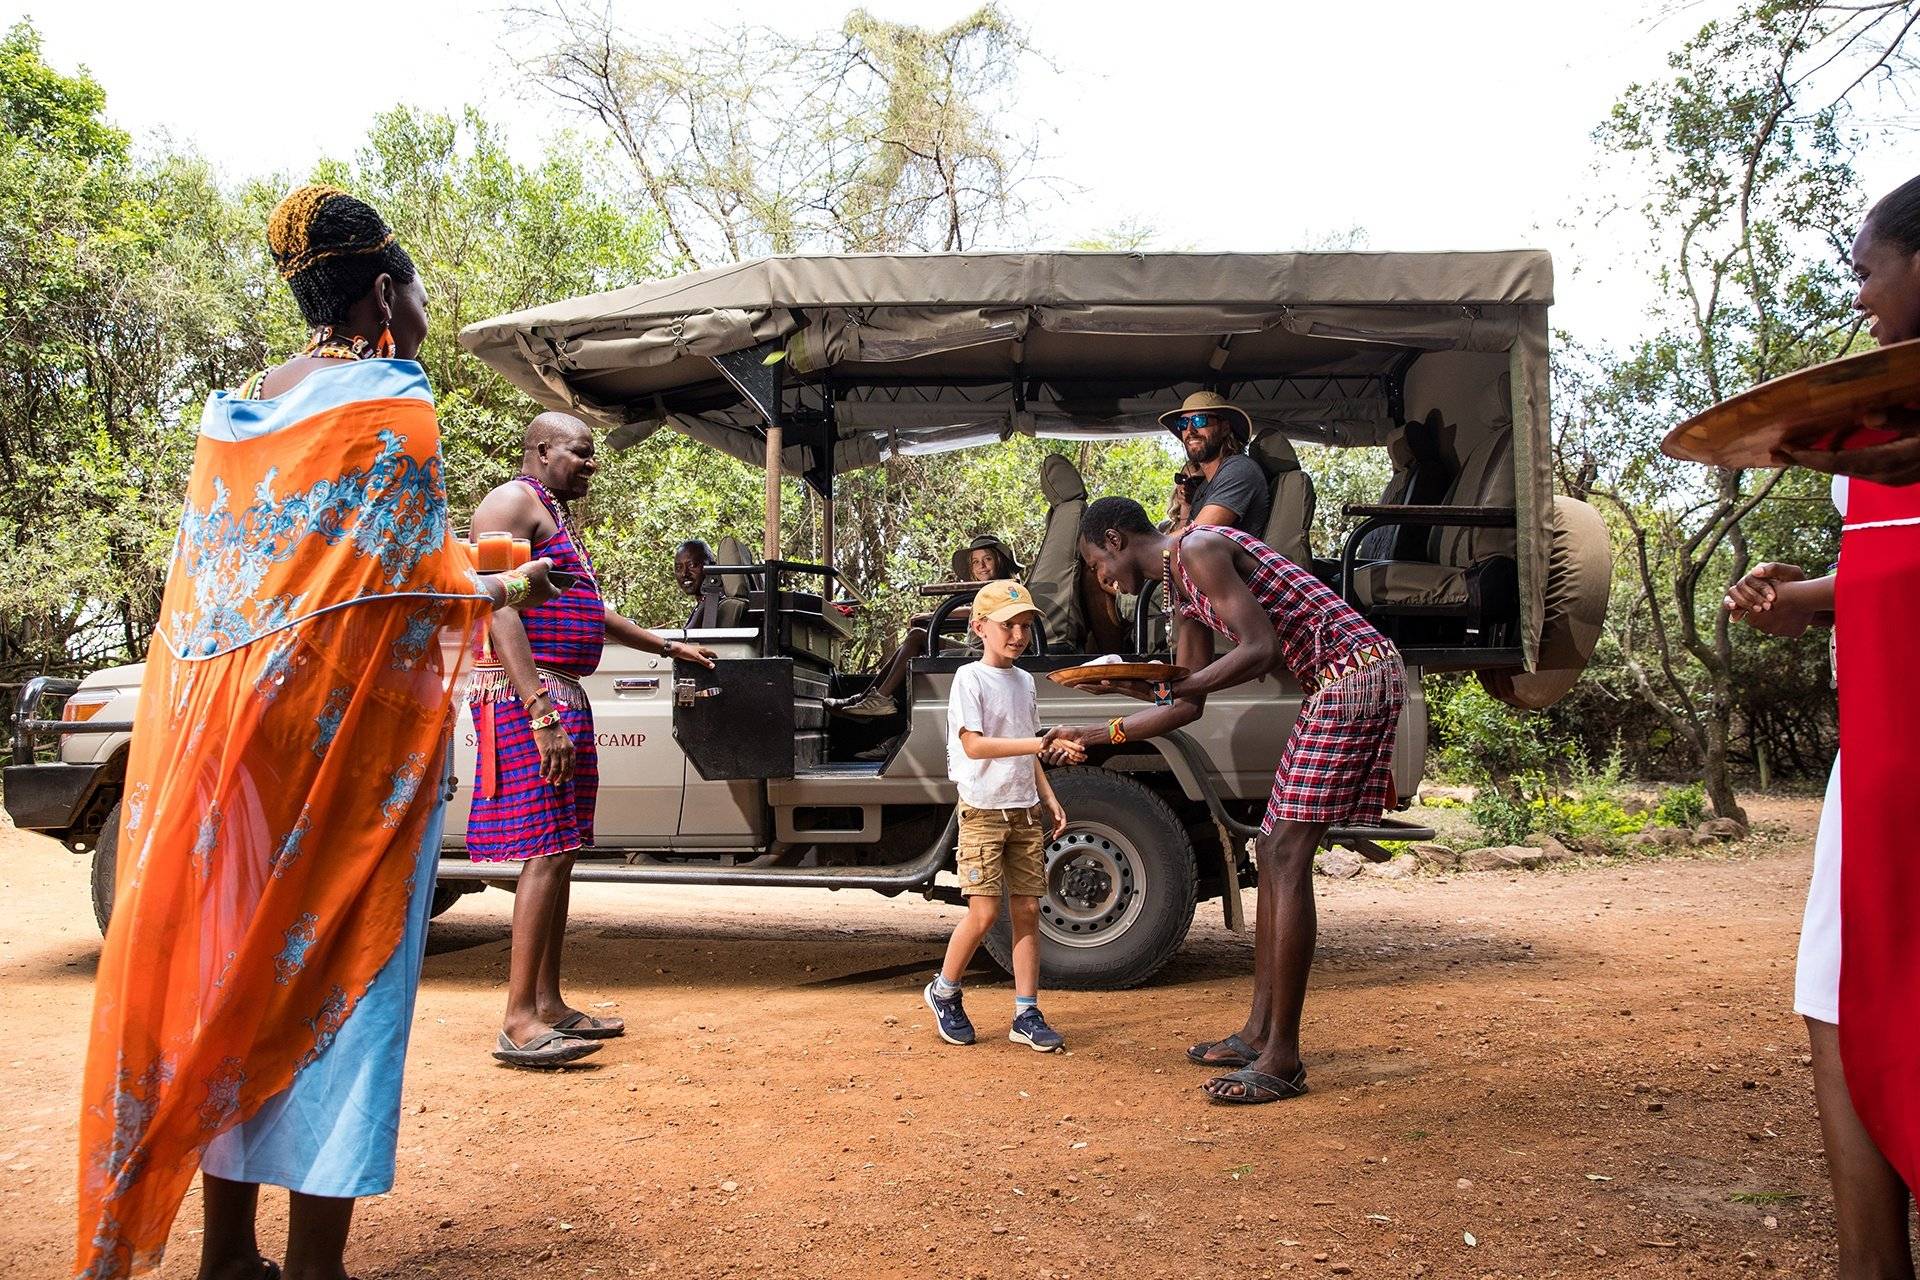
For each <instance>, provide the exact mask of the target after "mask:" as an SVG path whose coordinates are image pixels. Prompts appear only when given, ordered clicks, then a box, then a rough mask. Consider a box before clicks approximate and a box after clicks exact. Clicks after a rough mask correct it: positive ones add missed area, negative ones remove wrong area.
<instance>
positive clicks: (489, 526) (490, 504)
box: [473, 480, 547, 533]
mask: <svg viewBox="0 0 1920 1280" xmlns="http://www.w3.org/2000/svg"><path fill="white" fill-rule="evenodd" d="M546 514H547V513H546V508H544V507H542V506H541V505H540V500H539V499H538V498H537V497H535V496H534V493H533V490H532V489H530V488H529V487H527V486H526V485H524V484H521V483H520V482H519V481H517V480H509V481H507V482H506V483H505V484H502V485H496V486H494V487H493V488H492V489H489V490H488V491H487V496H486V497H484V498H482V499H480V505H479V506H477V507H475V508H474V509H473V523H474V529H475V531H476V532H488V533H492V532H501V533H521V532H525V531H528V530H533V529H538V528H540V527H541V526H542V525H543V524H544V523H545V522H546ZM482 526H484V528H483V527H482Z"/></svg>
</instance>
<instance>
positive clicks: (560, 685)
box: [467, 662, 588, 799]
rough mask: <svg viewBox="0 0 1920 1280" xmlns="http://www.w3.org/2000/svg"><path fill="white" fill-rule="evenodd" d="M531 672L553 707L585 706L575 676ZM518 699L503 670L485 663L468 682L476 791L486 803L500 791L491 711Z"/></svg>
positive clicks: (536, 669) (583, 692)
mask: <svg viewBox="0 0 1920 1280" xmlns="http://www.w3.org/2000/svg"><path fill="white" fill-rule="evenodd" d="M533 670H534V674H536V675H538V676H539V677H540V687H541V688H543V689H545V690H546V691H547V697H549V698H551V699H552V700H553V705H554V706H556V707H573V708H575V709H579V708H583V707H587V706H588V703H587V690H586V687H585V686H583V685H582V684H581V683H580V678H579V677H578V676H570V675H568V674H567V673H566V672H564V671H554V670H552V669H550V668H548V667H542V666H538V665H536V666H535V667H534V669H533ZM519 697H520V694H519V691H518V690H516V689H515V688H514V687H513V681H511V680H509V679H507V669H506V668H505V667H502V666H497V665H495V664H493V663H487V662H483V663H479V664H477V665H475V667H474V669H473V675H472V677H471V678H470V679H469V680H468V681H467V704H468V705H469V706H471V707H472V708H473V736H474V753H475V755H477V756H478V757H479V758H478V760H477V761H476V762H475V763H476V764H477V765H478V769H477V772H478V773H479V775H480V781H479V786H478V787H477V788H476V790H477V791H478V793H479V794H480V795H482V796H484V797H487V798H489V799H491V798H492V797H493V795H494V793H495V792H496V791H497V790H498V789H499V781H500V778H499V770H500V753H499V752H498V751H497V750H495V743H496V742H497V741H498V736H497V735H498V729H497V727H496V726H495V724H494V708H495V707H496V706H498V705H499V704H500V703H502V702H505V701H506V700H507V699H509V698H512V699H514V700H516V701H517V700H518V699H519Z"/></svg>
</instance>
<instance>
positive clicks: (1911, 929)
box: [1834, 480, 1920, 1187]
mask: <svg viewBox="0 0 1920 1280" xmlns="http://www.w3.org/2000/svg"><path fill="white" fill-rule="evenodd" d="M1917 588H1920V485H1906V486H1902V487H1899V488H1890V487H1888V486H1886V485H1878V484H1872V483H1869V482H1867V481H1864V480H1854V481H1853V482H1852V483H1851V484H1850V485H1849V487H1848V490H1847V515H1846V525H1845V532H1844V533H1843V534H1842V536H1841V541H1840V571H1839V577H1838V579H1837V581H1836V583H1835V588H1834V605H1835V626H1834V632H1835V637H1836V643H1837V646H1838V651H1839V659H1840V664H1839V665H1840V744H1841V752H1840V801H1841V806H1842V808H1841V813H1842V821H1841V830H1840V838H1841V850H1842V853H1841V860H1840V939H1841V942H1840V1058H1841V1062H1842V1063H1843V1064H1844V1066H1845V1068H1846V1075H1847V1089H1848V1092H1849V1093H1850V1094H1851V1095H1852V1098H1853V1105H1854V1109H1855V1110H1856V1111H1858V1112H1859V1113H1860V1119H1861V1121H1862V1122H1863V1123H1864V1124H1865V1125H1866V1127H1867V1132H1868V1133H1870V1134H1871V1135H1872V1136H1873V1140H1874V1142H1875V1143H1876V1144H1877V1145H1878V1146H1879V1148H1880V1150H1881V1152H1882V1153H1884V1154H1885V1155H1886V1157H1887V1159H1888V1160H1889V1161H1890V1162H1891V1163H1892V1164H1893V1166H1894V1168H1895V1169H1897V1170H1899V1172H1900V1175H1901V1177H1903V1178H1904V1179H1905V1180H1906V1183H1907V1185H1908V1186H1910V1187H1920V930H1917V929H1916V925H1920V920H1917V919H1916V917H1917V916H1920V850H1916V848H1915V840H1914V835H1913V831H1912V829H1911V828H1910V827H1909V826H1908V825H1907V824H1908V822H1909V821H1910V819H1909V818H1908V817H1907V815H1906V814H1905V812H1904V810H1903V807H1902V806H1901V805H1900V804H1899V803H1898V800H1899V798H1900V797H1902V796H1905V795H1907V794H1909V793H1910V792H1911V791H1912V788H1913V783H1914V780H1913V769H1912V765H1913V761H1914V759H1915V751H1914V738H1913V734H1914V722H1915V710H1916V707H1917V706H1920V668H1916V666H1915V649H1916V639H1920V590H1917Z"/></svg>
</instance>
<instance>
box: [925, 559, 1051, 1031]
mask: <svg viewBox="0 0 1920 1280" xmlns="http://www.w3.org/2000/svg"><path fill="white" fill-rule="evenodd" d="M1039 613H1040V610H1039V608H1038V607H1036V606H1035V604H1034V602H1033V596H1032V594H1031V593H1030V592H1028V590H1027V589H1026V588H1025V587H1023V586H1021V585H1020V584H1019V583H1017V582H1012V581H1008V580H1005V579H1002V580H1000V581H997V582H989V583H987V584H986V585H985V586H983V587H981V588H980V590H979V592H978V594H976V595H975V596H974V598H973V616H972V620H971V622H970V623H969V625H970V626H971V627H972V629H973V632H974V634H975V635H977V636H979V637H980V641H981V644H982V652H981V656H980V659H979V661H977V662H969V663H967V664H966V665H965V666H963V667H961V668H960V670H959V671H957V672H955V673H954V677H953V693H952V695H951V697H950V698H949V699H948V701H947V776H948V777H950V778H952V779H953V780H954V782H955V783H956V784H957V785H958V786H959V789H960V856H959V859H958V861H957V867H958V870H959V873H960V892H961V893H962V894H964V895H965V896H966V899H967V917H966V919H964V920H962V921H961V922H960V925H959V927H958V928H956V929H955V930H954V931H953V938H952V940H951V941H949V942H948V943H947V957H946V962H945V963H944V964H943V965H942V966H941V969H940V973H939V975H938V976H936V977H935V978H934V980H933V981H932V982H930V983H928V984H927V988H926V991H925V992H924V993H923V994H924V996H925V999H926V1002H927V1008H929V1009H931V1010H933V1016H934V1020H935V1024H936V1026H937V1028H938V1030H939V1032H940V1038H941V1039H942V1040H945V1041H946V1042H947V1043H948V1044H972V1043H973V1040H974V1035H973V1023H972V1022H971V1021H970V1020H969V1019H968V1018H967V1011H966V1009H965V1008H963V1007H962V1005H961V1002H960V975H962V974H963V973H965V972H966V970H967V965H969V964H970V963H972V961H973V953H974V951H975V950H976V949H977V948H978V947H979V946H980V940H981V939H982V938H984V937H986V935H987V930H988V929H990V928H992V927H993V921H994V917H996V916H997V915H999V913H1000V895H1001V893H1002V891H1004V892H1005V893H1006V895H1007V903H1008V909H1009V911H1010V912H1011V915H1012V923H1013V993H1014V1000H1013V1006H1014V1008H1013V1012H1014V1017H1013V1028H1012V1030H1010V1031H1009V1032H1008V1033H1007V1038H1008V1039H1009V1040H1012V1041H1014V1042H1015V1043H1016V1044H1024V1045H1028V1046H1030V1047H1032V1048H1034V1049H1037V1050H1039V1051H1040V1052H1042V1053H1051V1052H1053V1051H1054V1050H1055V1049H1058V1048H1059V1047H1060V1046H1061V1045H1062V1044H1064V1043H1065V1041H1064V1040H1063V1039H1062V1038H1061V1035H1060V1033H1059V1032H1058V1031H1055V1030H1054V1029H1053V1028H1052V1027H1050V1026H1048V1025H1047V1020H1046V1019H1045V1018H1043V1017H1042V1016H1041V1015H1040V1004H1039V989H1040V897H1041V895H1042V894H1044V893H1046V891H1047V884H1046V857H1045V850H1046V845H1047V840H1048V833H1049V832H1051V833H1052V836H1053V838H1055V839H1057V838H1059V836H1060V835H1061V833H1063V832H1064V831H1065V830H1066V829H1067V815H1066V812H1065V811H1064V810H1062V809H1061V807H1060V802H1059V801H1058V800H1056V799H1055V798H1054V795H1053V788H1052V787H1050V786H1048V785H1047V774H1046V770H1045V769H1043V768H1041V765H1040V756H1041V753H1042V752H1045V753H1046V755H1047V757H1048V758H1049V759H1051V760H1053V761H1055V762H1056V763H1059V762H1066V763H1077V762H1078V761H1080V760H1084V759H1085V758H1086V753H1085V752H1084V751H1082V750H1080V748H1079V747H1078V746H1077V745H1062V744H1049V743H1048V742H1047V741H1046V740H1045V739H1044V738H1042V737H1041V735H1040V711H1039V706H1038V704H1037V703H1036V702H1035V700H1034V694H1033V677H1032V676H1030V675H1028V674H1027V673H1026V672H1024V671H1022V670H1021V669H1020V668H1018V667H1016V666H1014V665H1013V660H1014V659H1015V658H1017V657H1019V656H1020V655H1021V654H1022V653H1024V652H1025V651H1026V648H1027V641H1028V639H1029V637H1030V636H1031V634H1032V631H1033V620H1034V619H1035V618H1036V617H1038V616H1039Z"/></svg>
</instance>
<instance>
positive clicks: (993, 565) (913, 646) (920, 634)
mask: <svg viewBox="0 0 1920 1280" xmlns="http://www.w3.org/2000/svg"><path fill="white" fill-rule="evenodd" d="M952 565H953V579H952V580H953V581H954V582H992V581H994V580H995V579H996V578H1016V579H1017V578H1019V577H1021V576H1022V575H1023V574H1025V573H1026V566H1024V565H1022V564H1021V563H1020V562H1019V561H1018V560H1017V559H1015V558H1014V554H1013V551H1012V549H1011V548H1010V547H1008V546H1007V544H1006V543H1004V542H1002V541H1001V540H1000V538H999V537H998V535H996V534H991V533H983V534H981V535H980V536H979V537H977V538H975V539H974V540H973V541H972V542H969V543H968V544H967V545H966V546H964V547H961V548H960V549H959V550H958V551H955V552H954V553H953V561H952ZM951 616H952V617H953V618H954V620H955V621H956V622H959V623H962V624H964V623H965V622H966V621H967V617H968V612H967V610H966V609H964V608H962V609H956V610H954V612H953V614H952V615H951ZM932 622H933V615H932V614H930V613H917V614H915V615H914V616H913V618H912V619H911V620H910V625H909V627H908V630H907V634H906V635H905V637H903V638H902V639H901V641H900V643H899V644H897V645H895V646H894V649H893V652H892V653H891V654H889V655H888V656H887V660H886V661H885V662H884V663H882V664H881V666H880V670H879V671H878V672H876V673H875V674H874V677H873V683H872V684H871V685H869V686H868V687H867V690H866V692H865V693H857V694H855V695H853V696H852V697H850V698H837V699H835V700H833V701H831V702H828V703H827V709H828V710H829V711H831V712H833V713H834V714H835V715H837V716H846V717H848V718H850V719H853V720H884V719H885V718H886V717H888V716H890V715H892V714H894V713H895V712H896V711H898V710H899V709H900V703H899V693H900V690H901V688H902V687H904V686H905V684H906V683H907V664H908V663H910V662H911V661H912V660H913V656H914V655H915V654H918V653H925V652H926V651H927V627H928V626H929V625H931V624H932ZM967 638H968V644H969V647H976V646H977V645H978V640H977V638H976V637H975V636H974V635H973V633H972V632H971V631H969V632H968V633H967Z"/></svg>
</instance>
